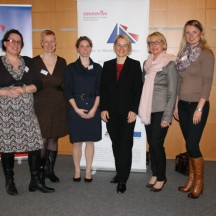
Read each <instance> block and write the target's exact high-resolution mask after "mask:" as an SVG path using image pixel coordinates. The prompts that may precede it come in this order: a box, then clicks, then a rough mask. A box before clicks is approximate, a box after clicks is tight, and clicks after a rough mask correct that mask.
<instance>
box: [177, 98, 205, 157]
mask: <svg viewBox="0 0 216 216" xmlns="http://www.w3.org/2000/svg"><path fill="white" fill-rule="evenodd" d="M197 104H198V102H186V101H181V100H180V101H179V102H178V115H179V123H180V127H181V130H182V133H183V136H184V139H185V142H186V149H187V152H188V153H189V156H190V157H192V158H199V157H202V153H201V151H200V147H199V143H200V139H201V137H202V133H203V130H204V127H205V124H206V121H207V118H208V114H209V102H208V101H206V103H205V105H204V107H203V111H202V116H201V121H200V122H199V123H198V124H197V125H195V124H193V115H194V112H195V110H196V107H197Z"/></svg>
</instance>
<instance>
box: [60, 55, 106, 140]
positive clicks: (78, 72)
mask: <svg viewBox="0 0 216 216" xmlns="http://www.w3.org/2000/svg"><path fill="white" fill-rule="evenodd" d="M101 71H102V67H101V66H100V65H99V64H97V63H94V62H93V61H92V60H91V59H90V66H89V67H88V68H85V67H83V65H82V64H81V61H80V59H78V60H77V61H75V62H73V63H71V64H69V65H68V66H67V68H66V70H65V79H64V92H65V97H66V99H67V100H68V101H69V100H70V99H72V98H73V99H74V100H75V102H76V105H77V107H78V108H82V109H86V110H90V109H91V108H92V107H93V106H94V102H95V98H96V97H97V96H100V77H101ZM101 133H102V129H101V118H100V111H99V107H98V108H97V111H96V113H95V116H94V117H93V118H91V119H84V118H81V117H80V116H79V115H78V114H77V113H76V112H75V111H74V109H73V107H72V106H71V105H69V135H70V141H71V142H86V141H92V142H97V141H99V140H101Z"/></svg>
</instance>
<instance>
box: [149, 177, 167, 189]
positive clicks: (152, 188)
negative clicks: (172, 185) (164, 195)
mask: <svg viewBox="0 0 216 216" xmlns="http://www.w3.org/2000/svg"><path fill="white" fill-rule="evenodd" d="M166 182H167V180H165V181H164V184H163V185H162V187H161V188H155V187H152V189H151V191H152V192H160V191H161V190H162V189H163V187H164V185H165V184H166Z"/></svg>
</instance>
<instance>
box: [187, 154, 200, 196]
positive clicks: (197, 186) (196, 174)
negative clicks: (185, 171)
mask: <svg viewBox="0 0 216 216" xmlns="http://www.w3.org/2000/svg"><path fill="white" fill-rule="evenodd" d="M191 161H192V166H193V169H194V177H195V181H194V187H193V190H192V192H191V193H189V194H188V197H189V198H192V199H196V198H198V197H199V196H200V195H201V194H202V193H203V187H204V181H203V180H204V161H203V158H202V157H200V158H191Z"/></svg>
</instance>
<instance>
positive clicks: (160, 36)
mask: <svg viewBox="0 0 216 216" xmlns="http://www.w3.org/2000/svg"><path fill="white" fill-rule="evenodd" d="M153 36H154V37H157V38H158V40H160V41H162V42H163V44H164V50H167V41H166V38H165V36H164V35H163V34H162V33H160V32H157V31H156V32H153V33H151V34H149V35H148V37H147V40H146V42H147V44H149V43H150V42H151V41H150V40H151V37H153ZM148 52H149V53H151V51H150V49H149V45H148Z"/></svg>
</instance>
